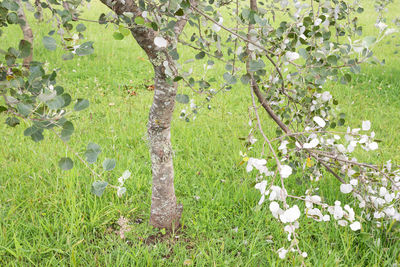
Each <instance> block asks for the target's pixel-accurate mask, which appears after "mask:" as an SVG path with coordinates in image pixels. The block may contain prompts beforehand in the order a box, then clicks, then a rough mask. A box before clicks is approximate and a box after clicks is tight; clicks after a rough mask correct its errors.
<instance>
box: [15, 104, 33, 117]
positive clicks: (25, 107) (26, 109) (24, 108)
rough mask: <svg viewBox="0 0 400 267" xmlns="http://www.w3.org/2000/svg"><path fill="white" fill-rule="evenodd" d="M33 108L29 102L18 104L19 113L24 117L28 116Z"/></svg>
mask: <svg viewBox="0 0 400 267" xmlns="http://www.w3.org/2000/svg"><path fill="white" fill-rule="evenodd" d="M32 108H33V107H32V106H31V105H29V104H24V103H18V104H17V110H18V112H19V114H21V115H22V116H24V117H27V116H28V115H29V114H30V113H31V111H32Z"/></svg>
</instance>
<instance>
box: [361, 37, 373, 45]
mask: <svg viewBox="0 0 400 267" xmlns="http://www.w3.org/2000/svg"><path fill="white" fill-rule="evenodd" d="M375 42H376V37H374V36H367V37H365V38H364V39H363V45H364V46H365V47H370V46H371V45H372V44H373V43H375Z"/></svg>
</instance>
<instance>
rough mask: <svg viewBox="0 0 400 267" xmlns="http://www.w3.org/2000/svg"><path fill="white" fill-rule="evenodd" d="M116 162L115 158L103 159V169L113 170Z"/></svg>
mask: <svg viewBox="0 0 400 267" xmlns="http://www.w3.org/2000/svg"><path fill="white" fill-rule="evenodd" d="M115 165H116V162H115V159H105V160H104V161H103V169H104V170H105V171H111V170H113V169H114V168H115Z"/></svg>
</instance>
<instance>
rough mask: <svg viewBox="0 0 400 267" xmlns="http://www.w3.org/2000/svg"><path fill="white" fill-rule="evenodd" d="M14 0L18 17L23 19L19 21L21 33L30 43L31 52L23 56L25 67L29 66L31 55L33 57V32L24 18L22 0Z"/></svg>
mask: <svg viewBox="0 0 400 267" xmlns="http://www.w3.org/2000/svg"><path fill="white" fill-rule="evenodd" d="M16 2H17V3H18V5H19V9H18V11H17V15H18V18H19V19H20V20H21V21H23V23H22V24H21V23H20V27H21V30H22V33H23V35H24V40H26V41H28V42H29V43H30V44H31V53H30V55H29V56H28V57H26V58H24V61H23V66H24V67H26V68H29V65H30V64H31V62H32V57H33V32H32V28H31V27H30V25H29V23H28V21H27V19H26V16H25V11H24V6H23V5H22V1H21V0H16Z"/></svg>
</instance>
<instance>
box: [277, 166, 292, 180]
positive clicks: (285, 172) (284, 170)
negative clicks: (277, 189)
mask: <svg viewBox="0 0 400 267" xmlns="http://www.w3.org/2000/svg"><path fill="white" fill-rule="evenodd" d="M280 174H281V177H282V178H288V177H289V176H290V175H291V174H292V168H291V167H290V166H289V165H282V166H281V170H280Z"/></svg>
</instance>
